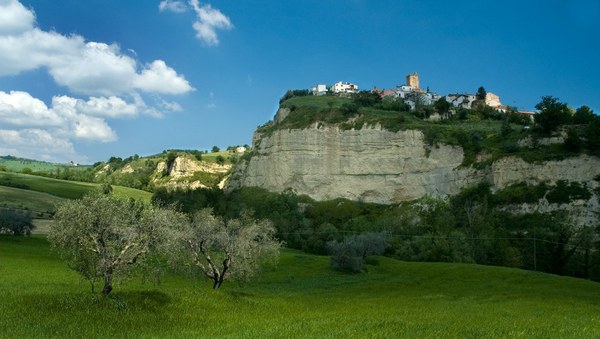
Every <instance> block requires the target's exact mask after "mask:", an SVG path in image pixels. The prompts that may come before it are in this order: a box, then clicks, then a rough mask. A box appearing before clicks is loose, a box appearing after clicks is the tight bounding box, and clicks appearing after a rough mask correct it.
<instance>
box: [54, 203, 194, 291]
mask: <svg viewBox="0 0 600 339" xmlns="http://www.w3.org/2000/svg"><path fill="white" fill-rule="evenodd" d="M185 220H186V219H185V217H184V216H183V215H182V214H180V213H177V212H174V211H172V210H168V209H159V208H154V207H151V206H146V205H143V204H142V203H140V202H136V201H133V200H129V201H122V200H118V199H115V198H112V197H110V196H109V195H104V194H100V193H95V194H92V195H88V196H85V197H83V198H82V199H80V200H73V201H68V202H66V203H64V204H63V205H61V206H60V207H59V208H58V210H57V212H56V215H55V217H54V223H53V224H52V226H51V227H50V234H49V236H48V239H49V240H50V242H51V243H52V245H53V247H54V248H56V249H57V250H58V252H59V253H60V255H61V257H62V258H63V259H64V260H65V261H66V262H67V265H68V266H69V267H70V268H71V269H73V270H75V271H77V272H78V273H80V274H81V275H82V276H84V277H85V278H86V279H88V280H89V281H90V283H91V284H92V289H93V287H94V282H95V281H96V280H97V279H102V281H103V283H104V287H103V289H102V294H104V295H108V294H109V293H110V292H111V291H112V289H113V278H115V277H118V278H126V277H127V276H128V274H129V272H130V271H131V269H132V268H134V267H136V266H140V265H142V264H145V262H144V260H145V259H146V258H148V257H150V256H151V255H153V254H155V253H158V252H160V251H161V249H165V248H166V246H164V245H165V242H168V240H169V239H172V238H173V236H172V235H170V234H169V231H170V230H171V229H172V227H171V226H172V225H173V224H178V223H184V222H185Z"/></svg>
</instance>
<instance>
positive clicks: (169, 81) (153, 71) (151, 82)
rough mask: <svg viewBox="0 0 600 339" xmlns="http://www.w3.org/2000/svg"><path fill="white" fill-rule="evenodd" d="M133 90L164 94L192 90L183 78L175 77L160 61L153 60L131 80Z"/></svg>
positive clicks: (172, 70)
mask: <svg viewBox="0 0 600 339" xmlns="http://www.w3.org/2000/svg"><path fill="white" fill-rule="evenodd" d="M133 85H134V87H135V88H139V89H141V90H143V91H145V92H155V93H164V94H179V93H185V92H188V91H190V90H192V88H191V87H190V84H189V83H188V82H187V81H186V80H185V79H183V78H181V77H179V76H177V73H176V72H175V70H174V69H172V68H171V67H169V66H167V64H166V63H165V62H164V61H162V60H155V61H154V62H152V63H151V64H150V65H149V66H148V67H146V68H145V69H144V70H143V71H142V72H141V74H138V75H137V76H136V77H135V79H134V80H133Z"/></svg>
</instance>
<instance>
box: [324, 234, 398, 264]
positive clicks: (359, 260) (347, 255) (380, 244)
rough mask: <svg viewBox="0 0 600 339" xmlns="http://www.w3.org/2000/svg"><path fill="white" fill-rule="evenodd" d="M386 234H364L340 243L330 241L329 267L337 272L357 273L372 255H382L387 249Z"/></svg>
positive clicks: (328, 244)
mask: <svg viewBox="0 0 600 339" xmlns="http://www.w3.org/2000/svg"><path fill="white" fill-rule="evenodd" d="M387 239H388V235H387V234H386V233H364V234H359V235H353V236H350V237H347V238H345V239H344V240H343V241H342V242H338V241H335V240H334V241H330V242H328V243H327V248H328V250H329V253H330V254H331V267H333V269H335V270H337V271H342V272H349V273H358V272H361V271H362V265H363V264H364V263H365V262H366V261H367V258H368V257H369V256H372V255H382V254H383V252H384V251H385V249H386V248H387V247H388V242H387Z"/></svg>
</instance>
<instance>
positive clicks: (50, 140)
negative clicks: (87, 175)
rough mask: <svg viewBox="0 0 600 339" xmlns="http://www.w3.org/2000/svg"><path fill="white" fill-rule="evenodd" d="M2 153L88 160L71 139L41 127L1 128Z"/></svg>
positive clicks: (67, 159) (25, 156)
mask: <svg viewBox="0 0 600 339" xmlns="http://www.w3.org/2000/svg"><path fill="white" fill-rule="evenodd" d="M0 154H10V155H14V156H18V157H24V158H33V159H39V160H47V161H58V162H68V161H76V162H84V161H85V160H86V159H85V157H82V156H80V155H78V154H77V153H76V152H75V149H74V147H73V143H71V141H69V140H68V139H66V138H63V137H60V136H58V137H57V136H54V135H52V134H50V133H49V132H48V131H45V130H41V129H25V130H20V131H15V130H6V129H0Z"/></svg>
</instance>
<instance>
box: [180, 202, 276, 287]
mask: <svg viewBox="0 0 600 339" xmlns="http://www.w3.org/2000/svg"><path fill="white" fill-rule="evenodd" d="M182 226H183V227H182V229H181V230H180V231H181V233H180V243H181V244H182V245H183V246H184V247H185V248H186V250H184V252H187V253H188V254H187V255H183V258H188V257H189V254H191V257H192V264H193V267H195V268H196V269H199V270H200V271H201V273H202V274H203V275H204V276H205V277H207V278H208V279H210V280H212V282H213V288H214V289H217V288H219V287H221V285H222V284H223V282H224V281H225V280H227V279H229V278H235V279H237V280H240V281H244V280H248V279H250V278H251V277H253V276H254V275H255V274H256V273H257V272H258V270H259V268H260V264H261V263H262V262H264V261H265V260H273V259H276V258H277V257H278V254H279V248H280V247H281V243H280V242H279V241H278V240H276V239H275V228H274V227H273V225H272V224H271V222H269V221H267V220H256V219H254V218H252V217H251V216H250V215H249V214H248V213H242V215H241V216H240V217H239V218H235V219H229V220H224V219H222V218H220V217H217V216H215V215H214V214H213V213H212V210H210V209H203V210H200V211H198V212H197V213H196V214H195V215H194V217H193V219H192V222H191V223H185V224H182Z"/></svg>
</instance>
